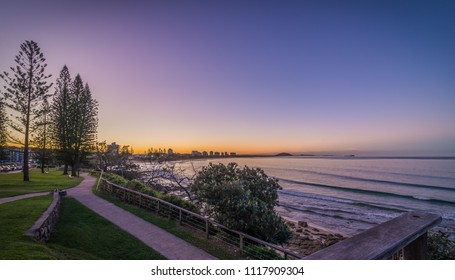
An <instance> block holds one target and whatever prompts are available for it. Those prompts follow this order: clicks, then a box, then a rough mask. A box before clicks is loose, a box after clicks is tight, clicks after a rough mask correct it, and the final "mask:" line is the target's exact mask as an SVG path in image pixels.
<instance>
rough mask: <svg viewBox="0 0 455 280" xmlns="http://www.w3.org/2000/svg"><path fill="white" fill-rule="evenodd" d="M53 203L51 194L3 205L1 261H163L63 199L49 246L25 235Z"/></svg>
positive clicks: (160, 257) (97, 216) (84, 208)
mask: <svg viewBox="0 0 455 280" xmlns="http://www.w3.org/2000/svg"><path fill="white" fill-rule="evenodd" d="M51 200H52V198H51V196H50V195H48V196H39V197H33V198H28V199H23V200H18V201H14V202H9V203H4V204H0V259H3V260H18V259H26V260H32V259H44V260H49V259H50V260H53V259H54V260H55V259H120V260H128V259H153V260H154V259H164V257H163V256H161V255H160V254H158V253H157V252H156V251H154V250H152V249H150V248H149V247H148V246H146V245H145V244H144V243H142V242H141V241H140V240H138V239H136V238H135V237H133V236H132V235H130V234H128V233H126V232H124V231H123V230H121V229H120V228H118V227H117V226H115V225H114V224H112V223H110V222H108V221H107V220H105V219H104V218H102V217H101V216H99V215H97V214H96V213H94V212H92V211H91V210H89V209H87V208H86V207H85V206H83V205H81V204H80V203H78V202H77V201H76V200H74V199H70V198H65V199H63V200H62V208H61V213H60V217H59V221H58V223H57V226H56V228H55V231H54V233H53V235H52V237H51V239H50V241H49V242H48V243H42V242H38V241H36V240H34V239H33V238H32V237H29V236H27V235H25V233H26V231H27V230H28V229H29V228H30V227H31V226H32V225H33V223H34V222H35V221H36V220H37V219H38V218H39V217H40V216H41V214H42V213H43V212H44V211H45V210H46V209H47V207H48V206H49V204H50V203H51Z"/></svg>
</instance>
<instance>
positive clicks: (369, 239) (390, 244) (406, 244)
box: [304, 212, 441, 260]
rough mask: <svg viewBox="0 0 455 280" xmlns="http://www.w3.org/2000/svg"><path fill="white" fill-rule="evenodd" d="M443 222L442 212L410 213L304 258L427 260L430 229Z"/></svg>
mask: <svg viewBox="0 0 455 280" xmlns="http://www.w3.org/2000/svg"><path fill="white" fill-rule="evenodd" d="M440 222H441V216H439V215H435V214H429V213H424V212H408V213H405V214H403V215H401V216H399V217H397V218H395V219H392V220H390V221H387V222H385V223H382V224H380V225H377V226H375V227H373V228H371V229H369V230H366V231H364V232H362V233H360V234H358V235H355V236H353V237H351V238H348V239H345V240H343V241H340V242H338V243H335V244H334V245H332V246H330V247H327V248H325V249H322V250H320V251H318V252H316V253H314V254H312V255H310V256H308V257H305V258H304V259H305V260H374V259H411V260H415V259H427V232H428V230H429V229H430V228H432V227H434V226H435V225H437V224H438V223H440Z"/></svg>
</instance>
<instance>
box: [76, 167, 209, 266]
mask: <svg viewBox="0 0 455 280" xmlns="http://www.w3.org/2000/svg"><path fill="white" fill-rule="evenodd" d="M81 176H82V177H83V178H84V180H83V181H82V182H81V183H80V184H79V185H78V186H76V187H74V188H72V189H67V193H68V196H70V197H73V198H75V199H76V200H78V201H79V202H80V203H82V204H83V205H85V206H86V207H88V208H90V209H91V210H92V211H94V212H96V213H98V214H99V215H101V216H102V217H104V218H105V219H107V220H109V221H110V222H111V223H113V224H115V225H117V226H118V227H120V228H121V229H123V230H124V231H126V232H128V233H130V234H131V235H133V236H135V237H136V238H138V239H139V240H141V241H142V242H144V243H145V244H146V245H147V246H149V247H150V248H152V249H154V250H155V251H157V252H159V253H160V254H161V255H163V256H165V257H166V258H168V259H170V260H215V259H216V258H215V257H213V256H212V255H210V254H208V253H206V252H205V251H203V250H201V249H199V248H197V247H194V246H193V245H191V244H189V243H187V242H186V241H184V240H182V239H180V238H178V237H176V236H174V235H172V234H170V233H168V232H167V231H165V230H163V229H161V228H159V227H157V226H155V225H153V224H151V223H149V222H147V221H144V220H143V219H141V218H139V217H137V216H135V215H133V214H131V213H130V212H128V211H125V210H123V209H122V208H120V207H118V206H116V205H114V204H112V203H110V202H108V201H106V200H104V199H102V198H100V197H98V196H96V195H95V194H93V192H92V187H93V185H94V184H95V182H96V179H95V178H93V177H91V176H88V175H87V174H81Z"/></svg>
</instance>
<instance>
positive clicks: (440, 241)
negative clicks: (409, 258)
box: [428, 231, 455, 260]
mask: <svg viewBox="0 0 455 280" xmlns="http://www.w3.org/2000/svg"><path fill="white" fill-rule="evenodd" d="M428 254H429V258H430V259H431V260H455V242H454V241H452V240H450V239H449V237H448V235H447V234H445V233H443V232H442V231H438V232H430V234H429V235H428Z"/></svg>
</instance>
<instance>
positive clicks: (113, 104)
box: [0, 0, 455, 156]
mask: <svg viewBox="0 0 455 280" xmlns="http://www.w3.org/2000/svg"><path fill="white" fill-rule="evenodd" d="M2 4H3V5H2V8H1V9H0V34H1V39H0V70H1V71H8V69H9V67H11V66H14V57H15V56H16V55H17V54H18V52H19V46H20V44H21V43H22V42H24V41H25V40H34V41H36V42H37V43H38V44H39V46H40V47H41V50H42V51H43V53H44V55H45V57H46V59H47V63H48V66H47V68H46V72H47V73H49V74H52V75H53V77H52V79H51V81H53V82H55V79H56V78H57V77H58V75H59V72H60V70H61V69H62V67H63V66H64V65H67V66H68V68H69V70H70V73H71V75H72V77H75V76H76V74H78V73H79V74H80V75H81V77H82V79H83V81H84V82H87V83H88V84H89V85H90V88H91V90H92V94H93V97H94V98H95V99H97V100H98V102H99V127H98V140H99V141H104V140H105V141H107V142H108V143H110V142H114V141H115V142H117V143H118V144H121V145H130V146H132V147H133V148H134V150H135V152H136V153H142V152H143V151H145V150H146V149H148V148H151V147H153V148H172V149H173V150H174V151H175V152H180V153H184V152H190V151H192V150H199V151H204V150H206V151H210V150H213V151H226V152H237V153H239V154H247V153H278V152H290V153H327V152H341V153H350V154H351V153H354V154H387V155H439V156H444V155H445V156H454V155H455V109H454V108H455V75H454V74H455V51H454V50H455V17H454V16H453V15H454V14H455V1H442V0H433V1H401V0H395V1H387V0H381V1H325V0H322V1H321V0H317V1H304V0H302V1H267V0H263V1H235V0H234V1H196V0H195V1H190V0H188V1H173V0H169V1H133V0H132V1H107V0H100V1H87V0H78V1H58V0H42V1H31V0H27V1H21V0H14V1H3V2H2ZM0 83H2V81H0Z"/></svg>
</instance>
